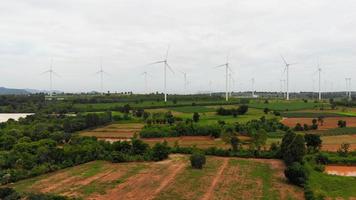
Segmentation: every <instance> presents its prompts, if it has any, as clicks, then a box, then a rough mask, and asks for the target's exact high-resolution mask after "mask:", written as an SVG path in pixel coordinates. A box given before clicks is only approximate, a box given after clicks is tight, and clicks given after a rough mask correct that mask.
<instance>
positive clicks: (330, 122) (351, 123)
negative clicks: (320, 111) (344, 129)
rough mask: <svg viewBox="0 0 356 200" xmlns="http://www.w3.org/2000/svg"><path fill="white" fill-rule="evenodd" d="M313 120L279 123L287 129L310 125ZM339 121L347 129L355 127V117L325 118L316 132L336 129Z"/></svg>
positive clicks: (290, 119) (287, 119)
mask: <svg viewBox="0 0 356 200" xmlns="http://www.w3.org/2000/svg"><path fill="white" fill-rule="evenodd" d="M313 119H314V118H284V119H283V120H282V121H281V122H282V123H283V124H284V125H286V126H288V127H291V128H293V127H295V125H296V124H297V123H300V124H301V125H302V126H303V125H304V124H308V125H311V124H312V120H313ZM339 120H344V121H346V124H347V126H348V127H356V117H327V118H324V123H323V125H320V124H319V127H318V130H327V129H332V128H337V127H338V126H337V122H338V121H339Z"/></svg>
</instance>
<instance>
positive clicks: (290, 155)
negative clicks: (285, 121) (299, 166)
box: [281, 131, 306, 165]
mask: <svg viewBox="0 0 356 200" xmlns="http://www.w3.org/2000/svg"><path fill="white" fill-rule="evenodd" d="M305 152H306V149H305V140H304V137H303V136H302V135H297V134H295V133H294V132H292V131H289V132H287V133H286V134H285V135H284V137H283V139H282V144H281V154H282V158H283V160H284V162H285V163H286V164H287V165H290V164H292V163H293V162H301V161H302V159H303V156H304V155H305Z"/></svg>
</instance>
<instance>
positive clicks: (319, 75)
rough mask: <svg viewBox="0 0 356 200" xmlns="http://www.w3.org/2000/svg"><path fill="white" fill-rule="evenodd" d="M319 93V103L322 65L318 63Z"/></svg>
mask: <svg viewBox="0 0 356 200" xmlns="http://www.w3.org/2000/svg"><path fill="white" fill-rule="evenodd" d="M317 72H318V82H319V83H318V84H319V85H318V93H319V95H318V96H319V97H318V99H319V101H321V67H320V64H319V63H318V71H317Z"/></svg>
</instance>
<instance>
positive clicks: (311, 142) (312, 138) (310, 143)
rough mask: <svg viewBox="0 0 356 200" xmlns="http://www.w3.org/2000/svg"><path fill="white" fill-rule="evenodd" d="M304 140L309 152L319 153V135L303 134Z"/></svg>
mask: <svg viewBox="0 0 356 200" xmlns="http://www.w3.org/2000/svg"><path fill="white" fill-rule="evenodd" d="M304 139H305V142H306V146H307V148H308V151H309V152H315V151H319V149H320V148H321V144H322V140H321V139H320V135H317V134H305V135H304Z"/></svg>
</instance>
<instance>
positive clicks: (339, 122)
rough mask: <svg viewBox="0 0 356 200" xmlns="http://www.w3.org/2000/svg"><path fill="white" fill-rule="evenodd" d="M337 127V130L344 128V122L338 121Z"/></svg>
mask: <svg viewBox="0 0 356 200" xmlns="http://www.w3.org/2000/svg"><path fill="white" fill-rule="evenodd" d="M337 125H338V127H339V128H345V127H346V121H344V120H339V121H338V122H337Z"/></svg>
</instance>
